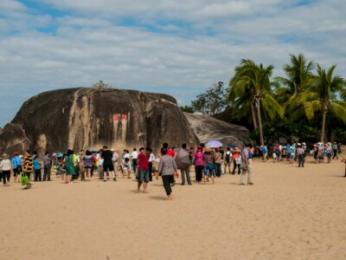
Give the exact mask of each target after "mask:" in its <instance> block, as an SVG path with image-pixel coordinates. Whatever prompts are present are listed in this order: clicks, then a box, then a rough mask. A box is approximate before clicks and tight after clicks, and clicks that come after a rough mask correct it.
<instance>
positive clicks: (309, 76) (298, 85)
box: [277, 54, 314, 96]
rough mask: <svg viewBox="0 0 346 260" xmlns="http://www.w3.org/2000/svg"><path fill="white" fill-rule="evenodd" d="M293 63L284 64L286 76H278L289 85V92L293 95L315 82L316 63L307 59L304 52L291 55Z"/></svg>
mask: <svg viewBox="0 0 346 260" xmlns="http://www.w3.org/2000/svg"><path fill="white" fill-rule="evenodd" d="M290 61H291V64H286V65H285V66H284V71H285V73H286V76H287V77H286V78H284V77H278V78H277V79H278V80H279V81H281V82H282V83H283V84H284V85H285V86H287V87H288V88H287V90H288V93H289V94H290V95H292V96H296V95H297V94H299V93H301V92H302V91H304V90H305V89H306V88H307V87H308V86H310V85H311V83H312V82H313V73H312V70H313V69H314V63H313V62H312V61H307V60H306V59H305V57H304V55H303V54H299V55H298V56H295V55H293V54H291V55H290Z"/></svg>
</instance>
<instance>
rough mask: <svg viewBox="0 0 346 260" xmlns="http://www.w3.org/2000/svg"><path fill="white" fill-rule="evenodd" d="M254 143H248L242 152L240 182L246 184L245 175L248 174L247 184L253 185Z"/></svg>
mask: <svg viewBox="0 0 346 260" xmlns="http://www.w3.org/2000/svg"><path fill="white" fill-rule="evenodd" d="M251 148H252V145H246V146H245V147H244V148H243V150H242V152H241V161H242V171H241V175H240V184H241V185H245V181H244V178H245V175H246V174H247V184H248V185H253V182H252V180H251V177H252V176H251V175H252V171H251V170H252V169H251V161H252V156H253V155H252V152H251Z"/></svg>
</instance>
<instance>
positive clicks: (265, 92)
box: [229, 59, 283, 145]
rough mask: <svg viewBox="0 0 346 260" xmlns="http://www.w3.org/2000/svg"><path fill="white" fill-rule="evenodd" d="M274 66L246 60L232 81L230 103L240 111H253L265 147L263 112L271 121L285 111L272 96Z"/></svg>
mask: <svg viewBox="0 0 346 260" xmlns="http://www.w3.org/2000/svg"><path fill="white" fill-rule="evenodd" d="M272 72H273V66H271V65H270V66H268V67H264V66H263V64H259V65H257V64H255V62H253V61H252V60H248V59H244V60H242V61H241V63H240V65H239V66H238V67H236V69H235V75H234V77H233V78H232V79H231V81H230V88H231V89H230V96H229V97H230V102H231V103H232V104H233V106H234V105H236V106H237V107H238V108H240V109H243V110H244V109H246V110H247V111H248V112H249V110H251V116H252V121H253V124H254V127H255V129H257V128H258V130H259V134H260V143H261V145H264V137H263V123H262V110H263V112H265V113H266V114H267V115H268V116H269V117H270V118H271V119H274V118H275V117H276V116H277V115H279V116H280V117H282V116H283V109H282V107H281V106H280V104H279V103H278V102H277V101H276V100H275V99H274V97H273V96H272V94H271V82H270V77H271V75H272Z"/></svg>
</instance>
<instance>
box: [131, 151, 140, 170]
mask: <svg viewBox="0 0 346 260" xmlns="http://www.w3.org/2000/svg"><path fill="white" fill-rule="evenodd" d="M130 159H131V168H132V171H133V174H134V175H135V176H137V160H138V152H137V149H136V148H133V151H132V153H131V155H130Z"/></svg>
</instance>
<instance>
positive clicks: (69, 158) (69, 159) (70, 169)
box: [65, 149, 76, 184]
mask: <svg viewBox="0 0 346 260" xmlns="http://www.w3.org/2000/svg"><path fill="white" fill-rule="evenodd" d="M65 168H66V174H65V183H66V184H68V183H70V182H71V180H72V177H73V176H75V175H76V167H75V163H74V152H73V150H70V149H69V150H67V154H66V158H65Z"/></svg>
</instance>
